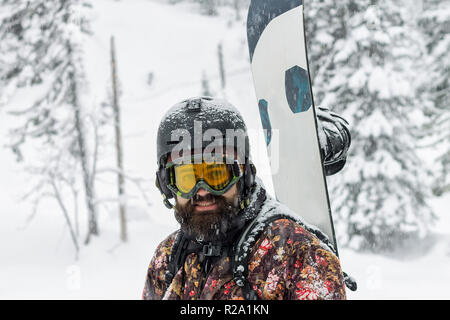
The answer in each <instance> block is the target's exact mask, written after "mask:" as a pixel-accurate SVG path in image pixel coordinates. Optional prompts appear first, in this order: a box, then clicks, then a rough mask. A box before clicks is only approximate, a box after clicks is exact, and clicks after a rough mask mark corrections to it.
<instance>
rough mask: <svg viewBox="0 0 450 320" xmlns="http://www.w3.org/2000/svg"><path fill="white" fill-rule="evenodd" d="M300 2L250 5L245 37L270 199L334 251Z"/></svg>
mask: <svg viewBox="0 0 450 320" xmlns="http://www.w3.org/2000/svg"><path fill="white" fill-rule="evenodd" d="M303 21H304V19H303V1H302V0H252V1H251V3H250V7H249V12H248V17H247V38H248V46H249V53H250V61H251V68H252V74H253V81H254V86H255V91H256V97H257V99H258V109H259V114H260V117H261V122H262V127H263V129H264V133H265V139H266V144H267V150H268V153H269V160H270V166H271V174H272V179H273V186H274V190H275V196H276V198H277V199H278V200H279V201H280V202H281V203H283V204H285V205H286V206H288V207H289V208H290V209H291V210H292V211H294V212H295V213H296V214H298V215H299V216H300V217H301V218H302V220H304V221H305V222H306V223H308V224H310V225H313V226H315V227H317V228H319V229H320V230H321V231H322V232H323V233H325V234H326V235H327V236H328V238H329V240H330V241H331V243H332V244H333V245H334V247H335V249H336V252H337V246H336V237H335V234H334V227H333V220H332V216H331V208H330V203H329V198H328V191H327V184H326V180H325V174H324V168H323V161H322V160H323V159H322V155H321V153H320V146H319V138H318V131H317V122H316V121H317V120H316V114H315V108H314V101H313V95H312V90H311V81H310V75H309V68H308V59H307V50H306V39H305V31H304V23H303Z"/></svg>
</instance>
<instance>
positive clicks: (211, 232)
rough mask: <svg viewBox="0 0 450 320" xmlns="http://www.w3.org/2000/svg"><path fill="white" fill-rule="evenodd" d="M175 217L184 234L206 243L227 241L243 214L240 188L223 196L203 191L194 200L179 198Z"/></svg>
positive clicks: (233, 189)
mask: <svg viewBox="0 0 450 320" xmlns="http://www.w3.org/2000/svg"><path fill="white" fill-rule="evenodd" d="M175 209H176V210H175V217H176V219H177V221H178V222H179V223H180V224H181V228H182V230H183V232H185V233H187V234H188V235H190V236H192V237H195V238H197V239H198V240H203V241H212V242H214V241H223V240H225V238H226V235H227V232H228V231H229V229H230V228H231V227H232V225H233V221H234V219H235V218H236V216H237V214H238V212H239V195H238V189H237V184H235V185H234V186H232V187H231V188H230V190H228V191H227V192H226V193H224V194H223V195H221V196H215V195H213V194H211V193H209V192H208V191H206V190H205V189H202V188H200V189H199V190H198V191H197V193H196V194H195V195H194V197H192V198H191V199H185V198H182V197H180V196H177V197H176V205H175Z"/></svg>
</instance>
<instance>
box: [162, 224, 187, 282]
mask: <svg viewBox="0 0 450 320" xmlns="http://www.w3.org/2000/svg"><path fill="white" fill-rule="evenodd" d="M188 245H189V240H188V239H187V238H186V237H185V236H184V234H183V232H182V231H181V230H180V231H178V234H177V236H176V238H175V241H174V242H173V245H172V250H171V253H170V256H169V263H168V266H167V271H166V273H165V274H164V281H165V282H166V286H167V288H169V286H170V284H171V283H172V280H173V278H174V277H175V275H176V273H177V272H178V270H179V269H180V267H181V266H182V265H183V264H184V261H185V260H186V254H187V250H186V249H187V247H188Z"/></svg>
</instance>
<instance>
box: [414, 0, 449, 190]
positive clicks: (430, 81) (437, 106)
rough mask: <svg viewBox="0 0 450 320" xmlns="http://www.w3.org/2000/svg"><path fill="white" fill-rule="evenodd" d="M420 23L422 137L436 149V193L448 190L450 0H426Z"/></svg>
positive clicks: (434, 166) (434, 169) (434, 164)
mask: <svg viewBox="0 0 450 320" xmlns="http://www.w3.org/2000/svg"><path fill="white" fill-rule="evenodd" d="M423 8H424V11H423V15H422V16H421V17H420V19H419V26H420V28H421V30H422V32H423V33H424V34H425V41H426V48H427V52H426V57H427V58H426V59H424V61H425V64H426V67H427V69H426V70H427V76H426V77H422V78H421V81H420V83H421V87H420V88H419V89H420V94H421V96H422V97H423V98H424V99H425V100H427V102H428V103H427V115H428V117H429V121H428V123H427V124H426V126H425V127H424V134H425V138H426V139H425V140H427V142H428V144H429V145H430V147H431V149H432V151H433V152H434V153H436V151H437V154H436V161H435V162H434V163H433V173H434V177H435V181H434V188H433V191H434V193H435V194H436V195H438V196H439V195H442V194H443V193H446V192H450V80H449V79H450V1H448V0H446V1H439V0H425V1H424V5H423Z"/></svg>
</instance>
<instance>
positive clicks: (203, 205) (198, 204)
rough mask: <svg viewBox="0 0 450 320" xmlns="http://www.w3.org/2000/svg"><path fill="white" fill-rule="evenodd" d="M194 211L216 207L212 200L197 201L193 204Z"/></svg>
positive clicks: (209, 209)
mask: <svg viewBox="0 0 450 320" xmlns="http://www.w3.org/2000/svg"><path fill="white" fill-rule="evenodd" d="M194 206H195V210H196V211H211V210H215V209H217V203H215V202H214V201H199V202H196V203H195V204H194Z"/></svg>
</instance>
